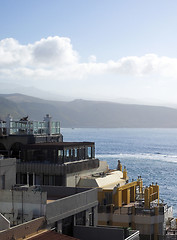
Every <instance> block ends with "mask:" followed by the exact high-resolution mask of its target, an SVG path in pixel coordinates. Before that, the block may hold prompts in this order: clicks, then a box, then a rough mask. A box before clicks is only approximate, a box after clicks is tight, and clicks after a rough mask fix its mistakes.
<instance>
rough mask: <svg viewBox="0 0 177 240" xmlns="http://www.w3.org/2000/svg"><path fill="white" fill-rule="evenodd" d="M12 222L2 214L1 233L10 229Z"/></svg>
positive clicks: (0, 221) (0, 216)
mask: <svg viewBox="0 0 177 240" xmlns="http://www.w3.org/2000/svg"><path fill="white" fill-rule="evenodd" d="M9 228H10V222H9V221H8V220H7V219H6V218H5V217H4V216H3V215H2V214H1V213H0V231H2V230H5V229H9Z"/></svg>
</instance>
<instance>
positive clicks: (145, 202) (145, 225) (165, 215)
mask: <svg viewBox="0 0 177 240" xmlns="http://www.w3.org/2000/svg"><path fill="white" fill-rule="evenodd" d="M77 186H78V187H84V186H85V187H93V188H95V187H96V188H98V202H99V205H98V225H101V226H102V225H104V226H122V227H127V228H128V227H131V228H132V229H136V230H139V231H140V239H142V240H144V239H154V240H157V239H164V238H165V235H166V229H168V228H166V223H168V222H169V219H171V220H173V222H174V221H175V219H174V218H173V211H172V207H169V206H168V205H167V204H165V203H163V202H160V199H159V186H158V185H157V184H153V183H152V184H151V185H150V186H149V187H144V186H143V181H142V179H141V177H140V176H139V177H138V179H137V180H136V181H134V180H133V181H132V182H129V181H128V177H127V170H126V168H124V169H123V171H122V165H121V163H120V161H118V168H117V170H113V171H108V172H107V173H105V174H97V175H95V174H92V175H90V176H85V177H84V176H83V177H81V178H80V180H79V182H78V185H77ZM168 232H169V233H172V231H171V232H170V231H168Z"/></svg>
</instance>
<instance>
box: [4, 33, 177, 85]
mask: <svg viewBox="0 0 177 240" xmlns="http://www.w3.org/2000/svg"><path fill="white" fill-rule="evenodd" d="M88 59H89V61H88V62H79V54H78V52H77V51H75V50H73V47H72V44H71V41H70V39H69V38H64V37H58V36H55V37H48V38H45V39H41V40H39V41H37V42H35V43H33V44H27V45H22V44H20V43H19V42H18V41H17V40H15V39H13V38H7V39H3V40H1V41H0V80H4V79H6V80H9V81H13V80H17V81H18V83H20V81H21V82H23V81H28V82H36V83H37V82H38V83H39V85H40V84H41V83H42V81H43V80H46V81H47V80H49V81H50V83H51V81H55V83H56V82H57V81H61V80H66V79H68V80H72V79H85V78H87V77H88V76H90V75H97V76H98V75H99V76H103V75H104V74H114V75H117V76H121V75H124V76H129V77H130V76H134V77H138V78H139V77H143V76H151V75H152V76H153V75H154V76H159V77H162V78H167V79H169V78H173V79H177V58H169V57H158V56H157V55H155V54H146V55H144V56H141V57H137V56H127V57H124V58H121V59H119V60H117V61H114V60H110V61H108V62H105V63H100V62H96V56H95V55H91V56H90V57H89V58H88ZM154 81H155V78H154Z"/></svg>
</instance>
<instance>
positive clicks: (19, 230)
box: [0, 217, 46, 240]
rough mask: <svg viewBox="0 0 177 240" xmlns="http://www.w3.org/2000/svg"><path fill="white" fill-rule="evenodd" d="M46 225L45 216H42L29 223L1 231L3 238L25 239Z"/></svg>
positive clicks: (0, 234) (3, 239)
mask: <svg viewBox="0 0 177 240" xmlns="http://www.w3.org/2000/svg"><path fill="white" fill-rule="evenodd" d="M45 227H46V222H45V218H44V217H41V218H38V219H35V220H32V221H29V222H27V223H23V224H20V225H18V226H15V227H12V228H10V229H7V230H4V231H0V239H1V240H9V239H23V238H25V237H26V236H28V235H30V234H32V233H37V232H38V231H40V230H41V229H44V228H45Z"/></svg>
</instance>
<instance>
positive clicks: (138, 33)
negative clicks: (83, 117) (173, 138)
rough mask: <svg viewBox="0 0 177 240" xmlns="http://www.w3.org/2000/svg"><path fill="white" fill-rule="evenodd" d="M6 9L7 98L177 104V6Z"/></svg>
mask: <svg viewBox="0 0 177 240" xmlns="http://www.w3.org/2000/svg"><path fill="white" fill-rule="evenodd" d="M0 6H1V7H0V86H1V87H0V93H12V92H20V93H24V94H28V95H31V96H37V97H43V98H45V99H49V98H51V99H52V98H53V99H63V100H71V99H81V98H82V99H93V100H109V101H127V99H128V101H130V102H131V101H132V103H134V102H136V101H138V102H142V103H143V102H149V103H150V102H154V103H155V104H156V103H173V104H177V94H176V90H177V29H176V28H177V27H176V26H177V14H176V12H177V1H176V0H166V1H165V0H155V1H154V0H148V1H142V0H133V1H132V0H109V1H107V0H89V1H83V0H75V1H72V0H65V1H63V0H51V1H48V0H30V1H29V0H26V1H24V0H17V1H14V0H6V1H4V0H0Z"/></svg>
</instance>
